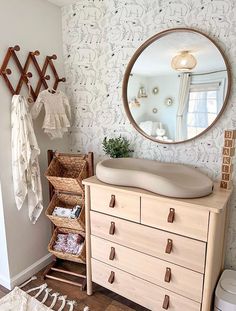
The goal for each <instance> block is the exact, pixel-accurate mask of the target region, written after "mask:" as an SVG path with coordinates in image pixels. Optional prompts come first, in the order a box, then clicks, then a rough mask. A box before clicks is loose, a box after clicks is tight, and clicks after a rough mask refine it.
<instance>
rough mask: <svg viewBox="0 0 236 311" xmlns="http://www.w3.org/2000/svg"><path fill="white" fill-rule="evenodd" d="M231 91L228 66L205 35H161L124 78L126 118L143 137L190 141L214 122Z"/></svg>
mask: <svg viewBox="0 0 236 311" xmlns="http://www.w3.org/2000/svg"><path fill="white" fill-rule="evenodd" d="M229 89H230V73H229V67H228V62H227V61H226V58H225V56H224V54H223V53H222V51H221V50H220V49H219V47H217V45H216V44H215V43H214V42H213V41H212V40H211V39H210V38H209V37H207V36H205V35H204V34H202V33H199V32H197V31H195V30H192V29H183V28H181V29H174V30H168V31H164V32H162V33H160V34H157V35H156V36H154V37H152V38H150V39H149V40H148V41H146V42H145V43H144V44H143V45H142V46H141V47H140V48H139V49H138V50H137V51H136V53H135V54H134V56H133V58H132V59H131V61H130V63H129V65H128V67H127V70H126V74H125V78H124V84H123V99H124V105H125V109H126V113H127V115H128V117H129V119H130V121H131V123H132V124H133V125H134V127H135V128H136V129H137V130H138V131H139V132H140V133H141V134H143V135H144V136H146V137H147V138H150V139H152V140H154V141H159V142H163V143H177V142H183V141H186V140H190V139H193V138H195V137H197V136H199V135H201V134H202V133H203V132H205V131H206V130H207V129H208V128H209V127H211V126H212V125H213V124H214V123H215V121H216V120H217V119H218V118H219V116H220V115H221V113H222V112H223V109H224V108H225V105H226V102H227V98H228V96H229Z"/></svg>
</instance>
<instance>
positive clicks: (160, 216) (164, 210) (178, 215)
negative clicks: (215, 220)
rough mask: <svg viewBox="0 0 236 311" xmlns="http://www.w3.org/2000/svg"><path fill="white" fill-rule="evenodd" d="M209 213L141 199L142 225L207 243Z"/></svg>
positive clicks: (165, 202) (174, 204) (169, 203)
mask: <svg viewBox="0 0 236 311" xmlns="http://www.w3.org/2000/svg"><path fill="white" fill-rule="evenodd" d="M208 218H209V212H208V211H203V210H200V209H197V208H196V209H193V208H189V207H187V206H186V207H185V206H181V205H178V203H176V202H175V203H171V202H168V201H167V200H164V199H163V200H161V199H160V200H155V199H151V198H145V197H142V198H141V223H142V224H145V225H148V226H152V227H155V228H159V229H163V230H167V231H171V232H174V233H178V234H181V235H185V236H188V237H191V238H194V239H199V240H202V241H207V233H208Z"/></svg>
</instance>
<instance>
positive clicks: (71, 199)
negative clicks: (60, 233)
mask: <svg viewBox="0 0 236 311" xmlns="http://www.w3.org/2000/svg"><path fill="white" fill-rule="evenodd" d="M75 205H80V206H81V212H80V215H79V217H78V218H76V219H70V218H66V217H58V216H54V215H52V213H53V211H54V208H55V207H56V206H60V207H65V208H69V209H72V208H73V207H74V206H75ZM45 214H46V216H47V217H48V218H49V219H50V220H51V221H52V222H53V223H54V225H55V226H57V227H63V228H69V229H75V230H84V227H85V210H84V198H83V197H82V196H80V195H75V194H65V193H60V192H59V193H55V194H54V195H53V197H52V200H51V202H50V203H49V205H48V208H47V210H46V212H45Z"/></svg>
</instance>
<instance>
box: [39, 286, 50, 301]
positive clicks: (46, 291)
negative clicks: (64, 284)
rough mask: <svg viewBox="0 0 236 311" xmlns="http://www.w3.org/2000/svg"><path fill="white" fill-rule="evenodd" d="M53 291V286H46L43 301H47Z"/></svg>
mask: <svg viewBox="0 0 236 311" xmlns="http://www.w3.org/2000/svg"><path fill="white" fill-rule="evenodd" d="M51 291H52V289H51V288H46V289H45V296H44V297H43V300H42V301H41V303H45V302H46V301H47V299H48V296H49V293H50V292H51Z"/></svg>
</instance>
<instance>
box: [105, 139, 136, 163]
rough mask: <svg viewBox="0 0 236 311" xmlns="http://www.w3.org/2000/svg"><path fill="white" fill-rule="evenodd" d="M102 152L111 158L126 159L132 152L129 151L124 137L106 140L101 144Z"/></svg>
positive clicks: (127, 142)
mask: <svg viewBox="0 0 236 311" xmlns="http://www.w3.org/2000/svg"><path fill="white" fill-rule="evenodd" d="M102 145H103V151H104V152H105V154H107V155H109V156H110V157H111V158H128V157H130V154H131V153H132V152H134V150H132V149H130V142H129V141H128V139H127V138H125V137H121V136H119V137H117V138H110V139H107V137H105V138H104V139H103V142H102Z"/></svg>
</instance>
